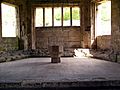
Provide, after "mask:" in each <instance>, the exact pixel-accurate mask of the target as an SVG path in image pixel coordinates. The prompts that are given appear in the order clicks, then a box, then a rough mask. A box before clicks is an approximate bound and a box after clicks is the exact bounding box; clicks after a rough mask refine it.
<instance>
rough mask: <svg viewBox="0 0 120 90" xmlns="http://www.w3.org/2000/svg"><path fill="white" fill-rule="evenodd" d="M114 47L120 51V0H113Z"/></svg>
mask: <svg viewBox="0 0 120 90" xmlns="http://www.w3.org/2000/svg"><path fill="white" fill-rule="evenodd" d="M112 48H113V49H114V51H115V52H120V0H112Z"/></svg>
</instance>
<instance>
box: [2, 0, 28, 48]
mask: <svg viewBox="0 0 120 90" xmlns="http://www.w3.org/2000/svg"><path fill="white" fill-rule="evenodd" d="M2 2H5V3H8V4H12V5H15V6H16V7H17V11H16V12H17V22H18V23H17V28H18V32H17V33H18V35H17V36H16V37H14V38H11V37H6V38H3V37H2V26H1V27H0V42H1V44H0V50H18V49H24V48H27V46H28V45H25V42H27V39H26V36H27V32H26V31H27V28H26V27H27V19H26V17H27V14H26V0H2V1H1V3H2ZM0 8H1V7H0ZM0 22H1V23H2V21H1V19H0Z"/></svg>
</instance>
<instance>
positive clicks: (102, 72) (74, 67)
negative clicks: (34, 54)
mask: <svg viewBox="0 0 120 90" xmlns="http://www.w3.org/2000/svg"><path fill="white" fill-rule="evenodd" d="M50 61H51V59H50V58H28V59H22V60H18V61H12V62H4V63H0V83H5V82H22V83H28V82H29V83H30V82H31V83H32V82H80V81H83V82H84V81H109V80H119V81H120V64H118V63H114V62H108V61H104V60H99V59H93V58H73V57H69V58H68V57H66V58H64V57H63V58H61V63H57V64H56V63H51V62H50Z"/></svg>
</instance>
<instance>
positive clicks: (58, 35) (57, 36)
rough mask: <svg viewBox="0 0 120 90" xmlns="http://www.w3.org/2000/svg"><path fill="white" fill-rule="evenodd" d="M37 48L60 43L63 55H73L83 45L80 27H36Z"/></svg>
mask: <svg viewBox="0 0 120 90" xmlns="http://www.w3.org/2000/svg"><path fill="white" fill-rule="evenodd" d="M35 31H36V49H43V48H47V49H49V47H51V46H53V45H58V46H59V47H60V52H62V55H63V56H71V55H73V53H74V49H75V48H80V47H81V41H80V40H81V34H80V27H63V28H62V27H55V28H52V27H51V28H50V27H48V28H36V30H35Z"/></svg>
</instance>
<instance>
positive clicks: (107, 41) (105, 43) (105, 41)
mask: <svg viewBox="0 0 120 90" xmlns="http://www.w3.org/2000/svg"><path fill="white" fill-rule="evenodd" d="M96 39H97V49H102V50H110V49H111V36H110V35H103V36H98V37H97V38H96Z"/></svg>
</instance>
